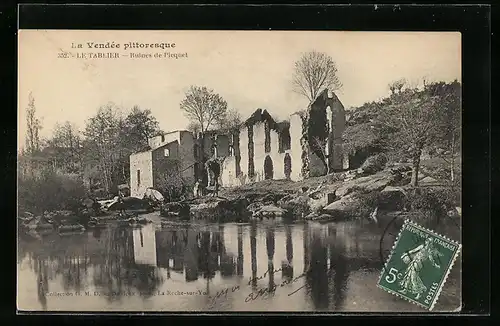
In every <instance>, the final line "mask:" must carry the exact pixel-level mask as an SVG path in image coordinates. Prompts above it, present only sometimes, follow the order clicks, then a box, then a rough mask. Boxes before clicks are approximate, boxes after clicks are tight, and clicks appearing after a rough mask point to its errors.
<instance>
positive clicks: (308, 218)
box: [304, 212, 319, 221]
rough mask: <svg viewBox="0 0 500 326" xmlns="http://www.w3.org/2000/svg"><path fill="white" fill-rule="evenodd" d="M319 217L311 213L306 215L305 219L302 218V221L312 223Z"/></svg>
mask: <svg viewBox="0 0 500 326" xmlns="http://www.w3.org/2000/svg"><path fill="white" fill-rule="evenodd" d="M317 217H319V214H318V213H315V212H312V213H309V214H307V215H306V216H305V217H304V220H306V221H312V220H314V219H315V218H317Z"/></svg>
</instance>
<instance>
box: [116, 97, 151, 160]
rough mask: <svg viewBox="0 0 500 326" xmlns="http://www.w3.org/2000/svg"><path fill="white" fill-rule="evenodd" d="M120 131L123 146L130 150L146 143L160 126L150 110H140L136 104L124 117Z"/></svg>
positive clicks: (142, 146) (134, 149) (136, 149)
mask: <svg viewBox="0 0 500 326" xmlns="http://www.w3.org/2000/svg"><path fill="white" fill-rule="evenodd" d="M120 132H121V135H120V139H122V140H123V142H124V147H125V148H126V149H128V150H130V151H138V150H141V149H143V148H144V147H146V146H147V145H148V140H149V138H151V137H154V136H157V135H158V134H159V133H160V126H159V124H158V121H157V120H156V118H155V117H154V116H152V115H151V111H150V110H148V109H145V110H141V109H140V108H139V106H137V105H136V106H134V107H133V108H132V111H131V112H130V113H129V114H128V115H127V117H126V118H125V121H124V122H123V126H122V128H121V129H120Z"/></svg>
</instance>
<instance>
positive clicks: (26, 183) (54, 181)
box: [18, 173, 85, 214]
mask: <svg viewBox="0 0 500 326" xmlns="http://www.w3.org/2000/svg"><path fill="white" fill-rule="evenodd" d="M84 196H85V188H84V186H83V182H82V181H81V180H80V179H79V178H78V177H77V176H75V175H63V174H57V173H47V174H45V175H43V176H42V177H41V178H36V179H20V180H19V182H18V206H19V210H21V211H29V212H31V213H35V214H40V213H43V212H44V211H54V210H71V211H77V210H78V208H79V206H80V201H81V200H82V199H83V198H84Z"/></svg>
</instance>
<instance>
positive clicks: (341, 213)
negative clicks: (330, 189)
mask: <svg viewBox="0 0 500 326" xmlns="http://www.w3.org/2000/svg"><path fill="white" fill-rule="evenodd" d="M358 207H359V203H358V200H357V199H356V198H355V197H354V196H353V195H346V196H344V197H342V198H340V199H339V200H337V201H334V202H333V203H331V204H329V205H327V206H326V207H324V208H323V209H322V212H323V213H326V214H329V215H331V216H332V217H334V218H335V219H339V218H345V217H351V216H353V214H354V211H355V210H356V209H357V208H358Z"/></svg>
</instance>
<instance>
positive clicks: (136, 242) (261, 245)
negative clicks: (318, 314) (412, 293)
mask: <svg viewBox="0 0 500 326" xmlns="http://www.w3.org/2000/svg"><path fill="white" fill-rule="evenodd" d="M373 243H374V242H373V239H371V238H367V236H366V235H363V234H361V233H360V232H359V231H357V229H355V228H352V227H349V225H345V226H343V225H341V224H337V225H330V226H328V225H322V226H316V227H311V226H310V225H307V224H304V225H283V226H279V227H278V226H267V227H264V226H257V225H244V226H243V225H215V226H204V227H200V226H197V227H195V226H189V225H185V226H179V225H177V226H175V227H174V226H172V228H171V229H165V228H163V229H155V228H154V226H152V225H148V226H145V227H143V228H140V229H124V228H116V229H106V230H102V231H96V232H94V233H89V234H85V235H82V236H80V237H79V238H78V241H75V238H74V237H72V238H57V239H56V241H51V242H50V243H47V244H45V242H44V243H43V244H42V245H40V243H37V244H36V245H33V246H31V245H30V244H29V243H28V244H24V245H22V246H20V250H23V251H24V253H20V254H21V255H22V256H25V257H26V258H25V259H27V260H28V264H29V265H30V266H31V269H32V270H33V272H34V273H36V275H37V287H38V300H39V302H40V304H41V305H42V307H46V302H47V297H46V293H47V292H49V291H81V292H82V293H83V292H84V291H102V292H107V293H110V292H115V293H118V292H119V293H126V292H136V293H137V292H140V293H141V295H142V296H144V297H150V296H152V294H153V293H155V292H156V291H158V290H160V289H161V287H162V285H163V284H165V283H168V282H169V280H173V281H177V282H181V283H187V282H203V283H204V284H205V283H206V288H204V289H203V290H205V291H206V290H208V291H209V295H213V294H214V293H210V283H211V282H212V281H213V280H214V279H218V280H219V283H224V279H226V280H228V279H233V280H234V279H237V280H238V279H239V280H242V282H240V283H241V284H247V283H248V285H249V286H250V287H252V288H254V289H255V288H262V287H268V288H270V289H272V288H273V286H274V285H277V284H279V283H281V282H283V281H285V280H292V279H293V278H295V277H298V276H300V275H302V274H303V273H304V272H307V273H306V275H307V276H305V277H304V281H305V284H306V289H307V290H306V291H304V293H305V295H307V296H309V298H310V299H309V300H311V301H312V303H313V305H314V307H315V308H316V309H319V310H321V309H330V310H339V309H342V305H343V301H344V298H345V292H346V290H347V284H348V282H347V280H348V277H349V274H350V272H352V271H357V270H360V269H379V268H380V260H379V258H378V256H377V255H378V250H377V248H376V246H374V245H373ZM29 247H32V248H29ZM49 284H50V286H51V287H58V288H57V289H56V288H54V289H49ZM212 292H213V291H212ZM301 295H304V294H301ZM106 298H107V299H108V300H122V298H123V296H108V297H106ZM44 309H45V308H44Z"/></svg>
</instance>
